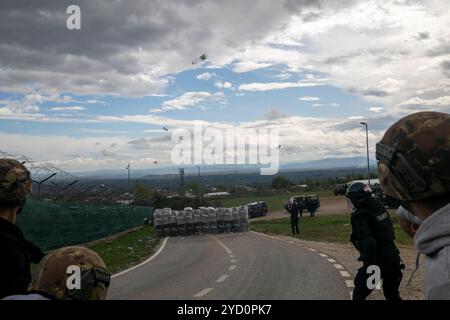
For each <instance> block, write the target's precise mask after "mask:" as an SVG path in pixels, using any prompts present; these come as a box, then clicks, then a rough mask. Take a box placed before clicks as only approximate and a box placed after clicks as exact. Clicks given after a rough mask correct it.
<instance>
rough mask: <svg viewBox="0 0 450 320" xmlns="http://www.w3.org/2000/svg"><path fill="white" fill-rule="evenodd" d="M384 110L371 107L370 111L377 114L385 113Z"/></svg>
mask: <svg viewBox="0 0 450 320" xmlns="http://www.w3.org/2000/svg"><path fill="white" fill-rule="evenodd" d="M383 110H384V108H383V107H370V108H369V111H371V112H375V113H378V112H381V111H383Z"/></svg>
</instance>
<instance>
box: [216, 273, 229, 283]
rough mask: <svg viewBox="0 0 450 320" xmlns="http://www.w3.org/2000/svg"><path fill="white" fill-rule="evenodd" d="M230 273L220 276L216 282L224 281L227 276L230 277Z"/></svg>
mask: <svg viewBox="0 0 450 320" xmlns="http://www.w3.org/2000/svg"><path fill="white" fill-rule="evenodd" d="M229 276H230V275H229V274H224V275H222V276H220V278H219V279H217V280H216V282H224V281H225V279H226V278H228V277H229Z"/></svg>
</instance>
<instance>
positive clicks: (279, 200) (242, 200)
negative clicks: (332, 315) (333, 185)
mask: <svg viewBox="0 0 450 320" xmlns="http://www.w3.org/2000/svg"><path fill="white" fill-rule="evenodd" d="M299 194H317V195H318V196H319V197H331V196H334V195H333V191H331V190H321V191H305V192H299V191H293V192H291V193H290V194H288V193H287V192H283V193H276V194H272V195H252V196H245V197H232V198H226V199H222V200H221V201H222V205H223V206H224V207H234V206H239V205H243V204H247V203H250V202H255V201H265V202H266V203H267V206H268V207H269V212H271V211H272V212H274V211H283V210H284V203H285V202H286V201H288V200H289V198H290V197H292V196H295V195H299Z"/></svg>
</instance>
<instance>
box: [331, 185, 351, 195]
mask: <svg viewBox="0 0 450 320" xmlns="http://www.w3.org/2000/svg"><path fill="white" fill-rule="evenodd" d="M348 187H349V185H348V184H347V183H343V184H335V185H334V187H333V193H334V195H335V196H337V195H344V194H345V192H346V191H347V188H348Z"/></svg>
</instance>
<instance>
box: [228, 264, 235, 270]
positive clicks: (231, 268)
mask: <svg viewBox="0 0 450 320" xmlns="http://www.w3.org/2000/svg"><path fill="white" fill-rule="evenodd" d="M234 269H236V265H235V264H233V265H231V266H230V267H229V268H228V271H233V270H234Z"/></svg>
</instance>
